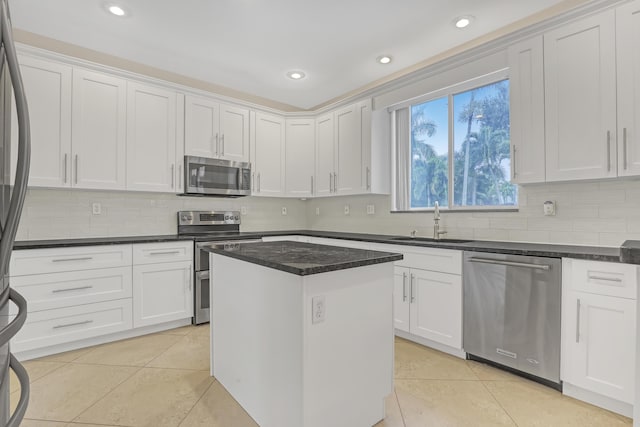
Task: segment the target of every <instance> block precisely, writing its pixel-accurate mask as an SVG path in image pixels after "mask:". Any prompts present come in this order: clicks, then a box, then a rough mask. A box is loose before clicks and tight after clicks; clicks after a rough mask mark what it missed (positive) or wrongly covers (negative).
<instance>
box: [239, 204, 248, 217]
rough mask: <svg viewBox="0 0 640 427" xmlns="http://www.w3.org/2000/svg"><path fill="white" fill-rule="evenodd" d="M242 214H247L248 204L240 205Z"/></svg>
mask: <svg viewBox="0 0 640 427" xmlns="http://www.w3.org/2000/svg"><path fill="white" fill-rule="evenodd" d="M240 214H242V215H246V214H247V207H246V206H242V207H240Z"/></svg>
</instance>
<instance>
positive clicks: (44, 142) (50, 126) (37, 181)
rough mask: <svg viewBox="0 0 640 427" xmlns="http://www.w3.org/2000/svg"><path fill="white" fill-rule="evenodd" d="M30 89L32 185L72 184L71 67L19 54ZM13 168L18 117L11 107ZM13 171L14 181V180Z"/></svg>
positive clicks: (62, 185)
mask: <svg viewBox="0 0 640 427" xmlns="http://www.w3.org/2000/svg"><path fill="white" fill-rule="evenodd" d="M19 59H20V71H21V73H22V80H23V81H24V85H25V87H26V88H27V90H26V95H27V102H28V103H29V119H30V124H31V166H30V169H29V186H32V187H69V186H71V176H70V171H71V164H70V156H71V67H69V66H66V65H61V64H57V63H54V62H49V61H43V60H40V59H35V58H30V57H22V56H21V57H20V58H19ZM11 112H12V124H11V140H12V149H11V159H12V163H11V164H12V168H11V170H12V171H15V166H14V165H15V164H16V161H17V157H18V153H17V147H18V119H17V116H16V113H15V108H13V107H12V109H11ZM13 179H14V176H13V173H12V174H11V182H12V183H13Z"/></svg>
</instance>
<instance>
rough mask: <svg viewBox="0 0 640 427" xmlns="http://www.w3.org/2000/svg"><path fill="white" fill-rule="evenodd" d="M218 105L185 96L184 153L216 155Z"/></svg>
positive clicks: (199, 155)
mask: <svg viewBox="0 0 640 427" xmlns="http://www.w3.org/2000/svg"><path fill="white" fill-rule="evenodd" d="M219 129H220V123H219V105H218V103H217V102H215V101H213V100H211V99H206V98H197V97H195V96H185V101H184V153H185V154H186V155H187V156H198V157H218V154H219V145H220V135H219Z"/></svg>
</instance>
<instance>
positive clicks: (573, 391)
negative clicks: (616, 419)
mask: <svg viewBox="0 0 640 427" xmlns="http://www.w3.org/2000/svg"><path fill="white" fill-rule="evenodd" d="M562 394H564V395H566V396H569V397H573V398H574V399H578V400H582V401H583V402H587V403H590V404H592V405H595V406H598V407H600V408H604V409H606V410H608V411H611V412H615V413H616V414H620V415H624V416H625V417H629V418H632V417H633V405H631V404H630V403H626V402H621V401H619V400H616V399H612V398H610V397H607V396H603V395H601V394H598V393H594V392H592V391H589V390H585V389H583V388H580V387H576V386H575V385H573V384H569V383H568V382H564V383H563V384H562Z"/></svg>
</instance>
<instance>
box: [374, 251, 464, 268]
mask: <svg viewBox="0 0 640 427" xmlns="http://www.w3.org/2000/svg"><path fill="white" fill-rule="evenodd" d="M385 248H386V250H387V251H389V252H399V253H401V254H403V255H404V258H403V259H402V260H400V261H396V265H397V266H400V267H411V268H419V269H421V270H429V271H439V272H442V273H449V274H457V275H462V251H456V250H451V249H431V248H412V247H408V246H398V245H385Z"/></svg>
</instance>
